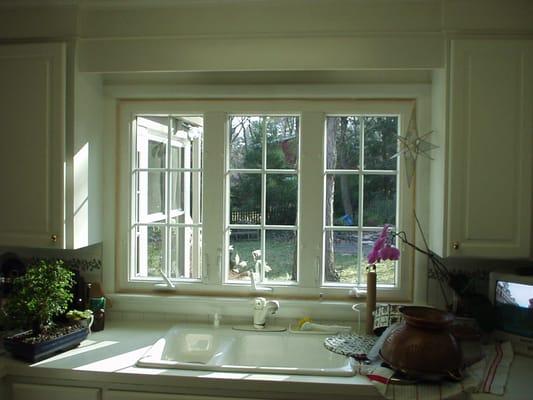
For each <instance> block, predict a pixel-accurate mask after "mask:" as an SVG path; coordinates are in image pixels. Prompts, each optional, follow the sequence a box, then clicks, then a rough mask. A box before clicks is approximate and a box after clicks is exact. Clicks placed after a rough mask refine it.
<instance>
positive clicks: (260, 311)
mask: <svg viewBox="0 0 533 400" xmlns="http://www.w3.org/2000/svg"><path fill="white" fill-rule="evenodd" d="M278 310H279V302H278V301H277V300H268V301H267V300H266V299H265V298H264V297H257V298H256V299H255V304H254V328H256V329H264V328H265V324H266V317H267V315H269V314H275V313H276V312H277V311H278Z"/></svg>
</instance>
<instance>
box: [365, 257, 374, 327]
mask: <svg viewBox="0 0 533 400" xmlns="http://www.w3.org/2000/svg"><path fill="white" fill-rule="evenodd" d="M375 309H376V267H375V266H371V267H370V268H369V269H368V272H367V274H366V333H367V335H373V334H374V332H373V331H374V310H375Z"/></svg>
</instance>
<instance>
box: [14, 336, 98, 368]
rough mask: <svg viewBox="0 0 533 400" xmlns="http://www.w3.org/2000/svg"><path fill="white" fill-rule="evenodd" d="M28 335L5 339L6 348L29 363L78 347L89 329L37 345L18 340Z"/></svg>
mask: <svg viewBox="0 0 533 400" xmlns="http://www.w3.org/2000/svg"><path fill="white" fill-rule="evenodd" d="M26 333H27V332H21V333H18V334H16V335H13V336H10V337H7V338H5V339H4V348H5V349H6V350H7V351H9V352H10V353H11V354H12V355H13V357H15V358H20V359H21V360H24V361H29V362H36V361H41V360H44V359H45V358H48V357H51V356H53V355H54V354H57V353H61V352H64V351H67V350H70V349H73V348H74V347H77V346H78V345H79V344H80V343H81V341H82V340H84V339H85V338H86V337H87V335H88V334H89V328H86V327H85V328H81V329H79V330H77V331H74V332H71V333H68V334H66V335H63V336H61V337H58V338H55V339H51V340H48V341H45V342H41V343H35V344H31V343H24V342H22V341H20V340H17V337H18V336H22V335H25V334H26Z"/></svg>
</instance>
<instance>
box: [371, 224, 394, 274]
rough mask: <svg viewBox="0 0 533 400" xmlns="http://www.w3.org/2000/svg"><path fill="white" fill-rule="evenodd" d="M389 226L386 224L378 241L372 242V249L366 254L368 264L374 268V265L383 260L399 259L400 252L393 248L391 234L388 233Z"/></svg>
mask: <svg viewBox="0 0 533 400" xmlns="http://www.w3.org/2000/svg"><path fill="white" fill-rule="evenodd" d="M389 230H390V225H388V224H386V225H385V226H384V227H383V229H382V230H381V233H380V235H379V237H378V239H377V240H376V241H375V242H374V247H372V250H371V251H370V253H369V254H368V263H369V264H370V265H371V266H375V265H376V263H378V262H380V261H384V260H393V261H394V260H398V259H399V258H400V250H399V249H398V248H397V247H395V246H393V244H392V237H393V234H392V233H391V232H389Z"/></svg>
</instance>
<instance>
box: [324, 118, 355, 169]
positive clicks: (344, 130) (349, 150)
mask: <svg viewBox="0 0 533 400" xmlns="http://www.w3.org/2000/svg"><path fill="white" fill-rule="evenodd" d="M360 125H361V121H360V118H359V117H355V116H351V117H327V119H326V149H327V154H326V167H327V169H360V161H359V153H360V145H361V144H360V142H361V126H360Z"/></svg>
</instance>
